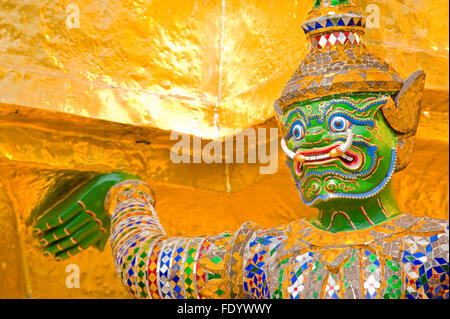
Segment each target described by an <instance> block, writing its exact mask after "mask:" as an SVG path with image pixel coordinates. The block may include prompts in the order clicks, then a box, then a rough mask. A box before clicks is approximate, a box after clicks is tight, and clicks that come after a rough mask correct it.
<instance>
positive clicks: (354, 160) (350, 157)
mask: <svg viewBox="0 0 450 319" xmlns="http://www.w3.org/2000/svg"><path fill="white" fill-rule="evenodd" d="M339 145H340V144H337V145H332V146H329V147H326V148H322V149H313V150H308V151H299V152H297V154H300V155H302V156H303V161H302V162H297V161H295V162H294V167H295V171H296V173H297V174H298V175H301V174H302V173H303V170H304V167H305V166H308V165H314V166H318V165H325V164H327V163H331V162H335V161H337V160H338V161H340V162H341V163H342V164H343V165H344V166H345V167H348V168H349V169H350V170H357V169H358V168H360V166H361V163H362V158H361V156H360V155H359V154H358V153H357V152H355V151H353V150H347V151H346V152H345V153H343V154H341V155H340V156H338V157H331V156H330V152H332V151H333V150H334V149H336V148H338V147H339Z"/></svg>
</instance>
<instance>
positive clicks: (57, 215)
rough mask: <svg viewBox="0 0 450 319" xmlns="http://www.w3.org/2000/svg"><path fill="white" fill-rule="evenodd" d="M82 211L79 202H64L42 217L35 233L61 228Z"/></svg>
mask: <svg viewBox="0 0 450 319" xmlns="http://www.w3.org/2000/svg"><path fill="white" fill-rule="evenodd" d="M81 210H82V207H81V205H80V204H79V203H78V202H73V201H70V203H69V202H67V203H66V202H63V203H61V204H58V205H57V206H55V207H53V208H52V209H51V210H50V211H49V212H48V213H46V214H44V215H43V216H42V219H39V220H38V222H37V223H36V226H34V228H33V232H34V233H38V234H39V233H42V232H44V231H47V230H50V229H52V228H54V227H57V226H61V225H63V224H64V223H65V222H67V221H69V220H70V219H72V218H73V217H74V216H76V215H77V214H78V213H79V212H80V211H81Z"/></svg>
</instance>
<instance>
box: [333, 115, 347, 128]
mask: <svg viewBox="0 0 450 319" xmlns="http://www.w3.org/2000/svg"><path fill="white" fill-rule="evenodd" d="M349 126H350V122H349V121H348V120H347V119H345V118H343V117H342V116H336V117H334V118H333V119H332V120H331V122H330V128H331V130H332V131H333V132H344V131H346V130H347V129H348V127H349Z"/></svg>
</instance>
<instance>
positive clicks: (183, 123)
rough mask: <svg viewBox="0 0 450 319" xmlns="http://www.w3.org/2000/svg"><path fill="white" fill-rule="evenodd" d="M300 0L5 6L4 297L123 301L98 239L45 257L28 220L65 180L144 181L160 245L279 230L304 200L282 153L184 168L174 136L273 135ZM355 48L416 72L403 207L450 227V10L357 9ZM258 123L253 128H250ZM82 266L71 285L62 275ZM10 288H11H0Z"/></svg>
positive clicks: (1, 98) (297, 51)
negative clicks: (416, 116) (416, 114)
mask: <svg viewBox="0 0 450 319" xmlns="http://www.w3.org/2000/svg"><path fill="white" fill-rule="evenodd" d="M310 8H311V3H310V2H308V1H293V0H292V1H291V0H287V1H278V0H268V1H264V2H262V1H256V0H248V1H237V0H235V1H233V0H220V1H219V0H217V1H208V2H204V1H195V0H190V1H178V0H174V1H159V0H155V1H128V0H122V1H119V0H104V1H103V0H101V1H90V0H58V1H50V0H34V1H28V2H25V3H23V4H21V3H19V2H17V1H12V0H7V1H2V2H1V3H0V21H2V24H1V25H0V177H1V179H0V207H2V212H3V213H2V214H1V216H0V230H1V232H0V278H1V279H2V280H0V298H7V297H18V298H26V297H30V298H122V297H123V298H128V295H127V293H126V291H125V290H124V289H123V288H122V287H121V284H120V282H119V280H118V279H117V278H116V277H115V271H114V267H113V261H112V257H111V251H110V249H109V245H107V247H106V249H105V251H104V252H98V251H97V250H95V249H89V250H88V251H86V252H85V253H83V254H81V255H78V256H75V257H74V258H72V259H69V260H68V261H65V262H62V263H56V262H54V261H53V260H51V259H48V258H45V257H43V255H42V253H41V251H40V250H39V248H38V247H37V243H36V241H35V240H34V239H33V237H32V235H31V229H30V227H29V224H30V222H31V218H30V216H32V215H33V212H35V211H36V209H37V208H39V207H43V206H42V205H44V206H45V204H46V200H47V199H46V196H47V194H49V192H51V190H52V187H53V186H54V185H55V184H56V182H57V181H60V180H61V179H67V180H70V179H77V178H78V179H83V178H88V177H89V176H91V174H92V172H101V173H104V172H108V171H111V170H124V171H127V172H130V173H135V174H139V175H140V176H141V177H142V178H143V179H144V180H146V181H147V182H148V183H149V184H150V185H152V187H153V188H154V190H155V193H156V197H157V200H158V203H157V206H156V209H157V211H158V215H159V217H160V220H161V223H162V224H163V225H164V227H165V229H166V231H167V233H168V234H171V235H189V236H195V235H202V234H214V233H218V232H222V231H225V230H235V229H237V228H238V227H239V226H240V225H241V224H242V223H243V222H245V221H247V220H251V221H254V222H256V223H258V224H259V225H260V226H262V227H274V226H276V225H279V224H282V223H287V222H289V221H292V220H294V219H296V218H298V217H305V216H311V215H312V214H313V213H314V212H313V211H312V210H311V209H310V208H308V207H306V206H304V205H303V204H302V203H301V200H300V198H299V196H298V194H297V191H296V189H295V187H294V185H293V182H292V181H291V179H290V176H289V171H288V168H287V167H286V165H285V164H284V155H283V154H282V152H281V151H280V152H279V155H278V157H279V160H278V171H277V173H276V174H273V175H267V176H262V175H260V174H259V170H258V165H257V164H226V165H225V164H179V165H176V164H174V163H172V162H171V161H170V159H169V150H170V148H171V146H172V145H173V144H174V141H170V138H169V135H170V132H169V131H170V130H176V131H179V132H182V133H185V134H192V135H196V136H200V137H203V138H204V139H205V140H208V139H219V138H221V137H224V136H230V135H232V134H233V133H234V132H235V130H240V129H246V128H249V127H255V126H256V125H259V126H261V127H268V126H272V127H275V125H276V124H275V121H273V115H274V110H273V101H274V100H275V99H276V98H278V97H279V95H280V93H281V91H282V89H283V87H284V85H285V84H286V81H287V80H288V79H289V77H290V76H291V75H292V73H293V72H294V70H295V69H296V68H297V66H298V64H299V63H300V61H301V60H302V59H303V57H304V56H305V55H306V53H307V52H308V48H307V43H306V37H305V35H304V34H303V31H302V30H301V28H300V26H301V23H302V22H303V21H305V20H306V18H307V16H308V11H309V9H310ZM361 8H362V10H361V11H362V13H363V14H365V15H366V17H367V21H368V23H367V28H366V34H365V36H364V40H365V44H366V45H367V46H368V48H369V50H371V52H374V53H376V54H378V55H380V56H381V57H383V59H384V60H385V61H387V62H388V63H389V64H390V65H392V66H393V67H394V68H395V70H396V71H397V72H398V73H400V74H401V75H402V77H403V78H406V77H407V76H408V75H409V74H411V73H412V72H414V71H415V70H417V69H424V70H425V72H426V73H427V79H426V86H425V92H424V102H423V111H424V112H423V114H422V118H421V120H420V123H419V128H418V133H417V137H416V145H415V152H414V155H413V156H414V157H413V159H412V162H411V164H410V165H409V166H408V167H407V169H405V170H404V171H402V172H400V173H399V174H397V175H395V176H394V187H395V188H396V191H397V194H398V202H399V204H400V206H401V209H402V210H404V211H407V212H409V213H411V214H413V215H419V216H420V215H426V216H430V217H435V218H448V168H449V158H448V157H449V155H448V134H449V131H448V125H449V124H448V110H449V105H448V79H449V78H448V66H449V62H448V52H449V51H448V50H449V47H448V3H447V2H445V3H444V2H443V1H437V0H432V1H415V2H407V3H406V2H404V1H397V0H395V1H383V2H382V1H367V0H365V1H361ZM261 123H262V124H261ZM71 264H75V265H78V267H79V270H80V288H68V287H67V286H66V279H67V276H68V275H69V273H68V272H66V270H67V269H68V268H67V267H68V266H69V265H71ZM4 278H6V279H4Z"/></svg>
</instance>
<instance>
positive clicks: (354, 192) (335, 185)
mask: <svg viewBox="0 0 450 319" xmlns="http://www.w3.org/2000/svg"><path fill="white" fill-rule="evenodd" d="M388 99H390V97H389V96H387V95H380V94H374V93H367V94H358V95H349V96H340V97H327V98H323V99H320V100H316V101H304V102H298V103H293V104H292V105H290V106H289V107H288V108H287V109H286V111H285V112H284V114H283V116H281V120H282V122H283V123H285V125H284V128H285V131H284V132H285V140H286V143H287V146H288V148H289V149H291V150H292V151H294V152H295V153H297V154H298V153H300V154H302V155H303V156H304V162H303V163H299V162H294V161H293V160H291V159H288V165H289V167H290V168H291V172H292V175H293V176H294V179H295V181H296V184H297V188H298V190H299V192H300V195H301V197H302V200H303V201H304V202H305V203H306V204H307V205H313V206H315V205H318V204H320V203H323V202H324V201H332V200H342V198H349V199H363V198H367V197H371V196H374V195H375V194H377V193H378V192H379V191H381V189H383V187H384V186H386V184H387V183H388V182H389V180H390V178H391V176H392V173H393V171H394V166H395V157H396V152H395V151H396V141H397V139H396V136H395V134H394V132H393V131H392V130H391V128H390V127H389V126H388V125H387V123H386V122H385V120H384V118H383V114H382V111H381V108H382V107H383V105H385V103H387V102H388ZM349 129H350V130H351V132H352V133H353V135H354V136H353V143H352V144H351V147H350V148H349V149H348V151H346V152H345V153H344V154H343V155H341V156H337V157H330V156H329V154H330V151H332V150H333V149H336V148H337V147H338V146H339V145H341V144H344V143H345V142H346V141H348V140H347V138H348V133H349V131H348V130H349ZM334 156H336V155H334Z"/></svg>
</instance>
